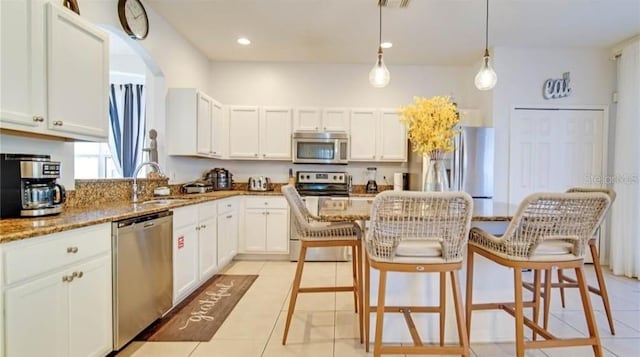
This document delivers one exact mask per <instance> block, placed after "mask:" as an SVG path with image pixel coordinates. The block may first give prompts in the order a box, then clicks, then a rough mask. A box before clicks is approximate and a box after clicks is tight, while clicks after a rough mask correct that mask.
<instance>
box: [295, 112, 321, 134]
mask: <svg viewBox="0 0 640 357" xmlns="http://www.w3.org/2000/svg"><path fill="white" fill-rule="evenodd" d="M294 118H295V125H294V126H295V130H313V131H320V130H322V111H321V110H320V108H310V107H309V108H296V110H295V115H294Z"/></svg>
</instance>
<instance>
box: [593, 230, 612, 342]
mask: <svg viewBox="0 0 640 357" xmlns="http://www.w3.org/2000/svg"><path fill="white" fill-rule="evenodd" d="M589 249H591V257H593V269H594V270H595V271H596V278H597V279H598V289H600V296H601V297H602V304H603V305H604V311H605V312H606V313H607V320H608V321H609V329H610V330H611V334H612V335H615V334H616V329H615V327H614V326H613V315H612V314H611V305H610V304H609V294H608V293H607V284H606V282H605V280H604V275H603V274H602V266H601V265H600V256H599V255H598V248H597V247H596V244H595V240H590V241H589Z"/></svg>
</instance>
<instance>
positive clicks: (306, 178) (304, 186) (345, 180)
mask: <svg viewBox="0 0 640 357" xmlns="http://www.w3.org/2000/svg"><path fill="white" fill-rule="evenodd" d="M350 188H351V176H350V175H349V174H347V173H346V172H334V171H298V172H296V189H297V190H298V192H299V193H300V196H303V197H302V200H303V201H305V204H306V206H307V209H308V210H309V212H311V214H314V215H317V214H318V207H319V201H320V197H327V196H329V197H348V196H349V191H350ZM292 222H293V220H292ZM294 229H295V228H294V227H293V223H292V226H291V229H289V232H294ZM299 254H300V241H298V240H297V239H296V238H295V236H294V235H291V237H290V239H289V259H290V260H291V261H297V260H298V257H299ZM305 260H306V261H347V260H349V253H348V249H347V248H345V247H332V248H311V249H309V250H307V256H306V259H305Z"/></svg>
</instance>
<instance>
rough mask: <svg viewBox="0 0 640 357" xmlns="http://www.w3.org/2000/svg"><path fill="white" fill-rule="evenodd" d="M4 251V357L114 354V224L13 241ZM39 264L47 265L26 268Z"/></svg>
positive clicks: (83, 356) (82, 356) (3, 247)
mask: <svg viewBox="0 0 640 357" xmlns="http://www.w3.org/2000/svg"><path fill="white" fill-rule="evenodd" d="M0 250H1V251H2V257H3V269H4V270H5V274H4V278H3V296H4V326H3V329H4V343H3V344H0V345H4V350H3V351H1V352H2V353H3V354H4V356H7V357H11V356H61V357H63V356H71V357H76V356H77V357H86V356H104V355H106V354H108V353H109V352H111V349H112V345H113V339H112V313H111V303H112V290H111V226H110V225H109V224H103V225H97V226H92V227H88V228H81V229H76V230H71V231H67V232H61V233H55V234H52V235H48V236H44V237H41V238H32V239H29V240H25V241H17V242H13V243H7V244H6V245H3V246H2V247H1V248H0ZM43 257H48V258H49V259H46V258H45V260H43ZM35 262H42V264H37V265H39V266H40V267H42V269H40V270H37V269H36V270H33V269H31V270H30V269H23V268H25V267H27V266H29V265H34V264H36V263H35ZM24 271H29V274H26V275H25V274H23V272H24ZM8 282H11V283H8Z"/></svg>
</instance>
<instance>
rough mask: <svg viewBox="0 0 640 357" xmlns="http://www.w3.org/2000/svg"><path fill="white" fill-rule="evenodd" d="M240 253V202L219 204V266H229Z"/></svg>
mask: <svg viewBox="0 0 640 357" xmlns="http://www.w3.org/2000/svg"><path fill="white" fill-rule="evenodd" d="M237 253H238V200H237V198H227V199H224V200H220V201H219V202H218V266H219V267H220V268H222V267H224V266H225V265H227V264H229V263H230V262H231V261H232V260H233V257H235V256H236V254H237Z"/></svg>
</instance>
